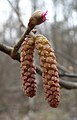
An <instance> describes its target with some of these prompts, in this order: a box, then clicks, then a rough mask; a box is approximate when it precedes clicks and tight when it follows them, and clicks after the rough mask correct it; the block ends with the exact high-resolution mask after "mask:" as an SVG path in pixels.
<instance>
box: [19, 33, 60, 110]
mask: <svg viewBox="0 0 77 120" xmlns="http://www.w3.org/2000/svg"><path fill="white" fill-rule="evenodd" d="M35 48H36V49H37V51H38V55H39V60H40V66H41V68H42V79H43V86H44V94H45V99H46V100H47V101H48V103H49V105H50V106H51V107H54V108H56V107H57V106H58V104H59V102H60V85H59V76H58V69H57V63H56V57H55V53H54V50H53V48H52V47H51V45H50V43H49V41H48V40H47V38H46V37H44V36H43V35H36V36H35V37H32V36H30V37H26V38H25V40H24V42H23V43H22V46H21V78H22V81H23V89H24V93H25V94H26V95H27V96H28V97H33V96H35V95H36V89H37V85H36V77H35V75H36V69H35V66H34V59H33V58H34V49H35Z"/></svg>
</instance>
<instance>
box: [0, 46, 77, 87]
mask: <svg viewBox="0 0 77 120" xmlns="http://www.w3.org/2000/svg"><path fill="white" fill-rule="evenodd" d="M12 50H13V48H12V47H9V46H6V45H3V44H0V51H2V52H3V53H5V54H7V55H9V56H10V57H11V58H12V59H14V60H17V61H19V62H20V55H19V53H17V54H16V56H15V58H14V57H12V56H11V53H12ZM36 72H37V73H38V74H39V75H41V76H42V71H41V68H40V67H39V66H36ZM60 85H61V87H63V88H66V89H77V82H67V81H64V80H62V79H60Z"/></svg>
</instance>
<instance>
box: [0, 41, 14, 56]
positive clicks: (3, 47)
mask: <svg viewBox="0 0 77 120" xmlns="http://www.w3.org/2000/svg"><path fill="white" fill-rule="evenodd" d="M12 50H13V48H12V47H9V46H7V45H4V44H1V43H0V51H2V52H4V53H6V54H7V55H9V56H11V51H12Z"/></svg>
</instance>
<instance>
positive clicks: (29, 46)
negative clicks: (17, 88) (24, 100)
mask: <svg viewBox="0 0 77 120" xmlns="http://www.w3.org/2000/svg"><path fill="white" fill-rule="evenodd" d="M34 48H35V44H34V41H33V37H27V38H25V40H24V42H23V43H22V45H21V60H20V61H21V78H22V81H23V89H24V93H25V94H26V95H27V96H28V97H33V96H35V95H36V80H35V75H36V69H35V66H34V64H33V62H34V60H33V56H34V55H33V53H34Z"/></svg>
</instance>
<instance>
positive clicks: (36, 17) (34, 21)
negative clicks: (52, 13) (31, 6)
mask: <svg viewBox="0 0 77 120" xmlns="http://www.w3.org/2000/svg"><path fill="white" fill-rule="evenodd" d="M47 12H48V11H46V12H45V13H44V12H42V11H41V10H37V11H35V12H34V13H33V15H32V16H31V18H30V19H29V23H28V26H29V27H30V28H33V27H35V25H39V24H41V23H43V22H44V21H46V20H47V19H46V15H47Z"/></svg>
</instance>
